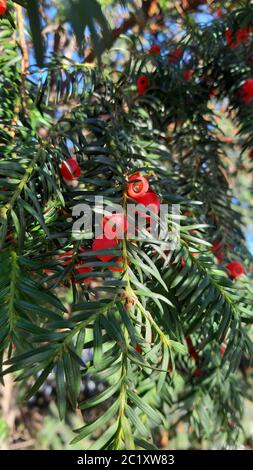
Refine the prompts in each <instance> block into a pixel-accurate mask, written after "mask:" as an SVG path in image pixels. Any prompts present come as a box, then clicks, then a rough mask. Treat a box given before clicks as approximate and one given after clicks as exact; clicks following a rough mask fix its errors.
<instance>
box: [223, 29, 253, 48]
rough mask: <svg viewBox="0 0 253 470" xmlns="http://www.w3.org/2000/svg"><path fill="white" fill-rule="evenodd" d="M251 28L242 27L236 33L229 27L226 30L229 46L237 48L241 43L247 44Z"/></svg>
mask: <svg viewBox="0 0 253 470" xmlns="http://www.w3.org/2000/svg"><path fill="white" fill-rule="evenodd" d="M249 33H250V30H249V28H240V29H238V31H237V32H236V33H234V32H233V31H232V30H231V29H228V30H227V31H226V32H225V36H226V40H227V46H228V47H230V48H231V49H235V48H236V47H239V46H240V44H245V43H246V42H247V41H248V39H249Z"/></svg>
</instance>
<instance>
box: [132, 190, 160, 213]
mask: <svg viewBox="0 0 253 470" xmlns="http://www.w3.org/2000/svg"><path fill="white" fill-rule="evenodd" d="M136 202H138V204H143V205H144V206H145V207H147V206H149V205H150V206H151V205H152V208H151V209H152V212H154V213H155V214H158V213H159V211H160V205H161V201H160V198H159V196H158V195H157V194H156V193H154V192H153V191H148V192H147V193H146V194H144V195H143V196H141V197H138V198H137V200H136Z"/></svg>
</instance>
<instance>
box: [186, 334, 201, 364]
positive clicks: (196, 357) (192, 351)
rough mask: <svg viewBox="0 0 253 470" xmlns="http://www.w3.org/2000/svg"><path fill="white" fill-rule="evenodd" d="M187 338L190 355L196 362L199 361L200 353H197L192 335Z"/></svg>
mask: <svg viewBox="0 0 253 470" xmlns="http://www.w3.org/2000/svg"><path fill="white" fill-rule="evenodd" d="M185 340H186V344H187V347H188V351H189V354H190V356H191V357H192V359H194V361H195V362H198V360H199V355H198V353H197V351H196V349H195V347H194V346H193V343H192V340H191V337H190V336H187V337H186V338H185Z"/></svg>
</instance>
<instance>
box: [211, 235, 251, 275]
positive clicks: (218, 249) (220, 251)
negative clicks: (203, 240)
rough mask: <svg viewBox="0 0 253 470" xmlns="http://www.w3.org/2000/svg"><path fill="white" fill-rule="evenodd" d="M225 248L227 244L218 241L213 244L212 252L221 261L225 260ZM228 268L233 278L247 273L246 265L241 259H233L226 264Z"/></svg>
mask: <svg viewBox="0 0 253 470" xmlns="http://www.w3.org/2000/svg"><path fill="white" fill-rule="evenodd" d="M224 248H225V246H224V245H222V244H221V243H220V242H218V241H216V242H215V243H214V244H213V246H212V252H213V254H214V255H215V256H216V258H217V259H218V261H219V263H224V262H225V257H224ZM226 269H227V270H228V272H229V276H230V277H231V279H236V278H238V277H240V276H242V275H243V274H245V269H244V266H243V265H242V263H240V261H231V263H229V264H228V265H227V266H226Z"/></svg>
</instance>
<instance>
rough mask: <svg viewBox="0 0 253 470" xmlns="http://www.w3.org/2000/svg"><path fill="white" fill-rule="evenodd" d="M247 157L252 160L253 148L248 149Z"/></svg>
mask: <svg viewBox="0 0 253 470" xmlns="http://www.w3.org/2000/svg"><path fill="white" fill-rule="evenodd" d="M249 158H250V159H251V160H253V149H251V150H250V151H249Z"/></svg>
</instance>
